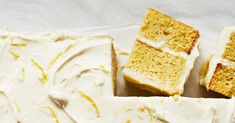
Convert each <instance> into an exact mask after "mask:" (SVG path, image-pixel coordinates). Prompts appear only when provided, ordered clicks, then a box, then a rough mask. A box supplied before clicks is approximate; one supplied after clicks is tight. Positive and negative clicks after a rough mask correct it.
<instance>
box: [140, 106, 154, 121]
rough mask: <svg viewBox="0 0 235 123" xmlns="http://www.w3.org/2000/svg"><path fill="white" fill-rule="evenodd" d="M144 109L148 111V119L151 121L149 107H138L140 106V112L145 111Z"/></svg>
mask: <svg viewBox="0 0 235 123" xmlns="http://www.w3.org/2000/svg"><path fill="white" fill-rule="evenodd" d="M145 110H146V111H147V113H148V117H149V121H150V122H152V121H153V116H152V114H151V111H150V109H149V108H148V107H140V108H139V111H141V112H145Z"/></svg>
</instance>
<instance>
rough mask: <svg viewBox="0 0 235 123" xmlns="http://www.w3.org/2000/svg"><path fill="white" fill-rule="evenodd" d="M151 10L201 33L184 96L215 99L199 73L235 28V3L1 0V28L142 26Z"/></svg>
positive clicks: (202, 0)
mask: <svg viewBox="0 0 235 123" xmlns="http://www.w3.org/2000/svg"><path fill="white" fill-rule="evenodd" d="M147 7H153V8H155V9H157V10H160V11H162V12H164V13H166V14H168V15H170V16H173V17H174V18H176V19H177V20H180V21H182V22H185V23H186V24H188V25H191V26H193V27H195V28H196V29H198V30H199V31H200V35H201V47H200V52H201V56H200V57H199V59H198V60H197V61H196V64H195V69H194V70H193V71H192V74H191V76H190V78H189V81H188V83H187V84H186V86H187V88H186V91H185V94H184V95H185V96H194V97H211V96H212V95H213V94H212V95H211V93H209V95H208V93H206V90H205V89H204V88H203V87H200V86H199V85H198V81H199V80H198V70H199V68H200V65H201V63H202V62H203V60H204V59H205V58H206V57H208V56H209V55H210V54H211V53H212V52H213V50H214V49H215V46H216V39H217V38H218V36H219V33H220V32H221V31H222V29H223V28H224V27H226V26H233V25H234V26H235V1H233V0H0V27H7V28H8V29H9V30H10V31H48V30H55V29H64V28H65V29H68V28H80V27H95V26H109V25H123V24H139V23H141V22H142V20H143V16H144V13H145V10H146V8H147ZM134 34H135V33H134ZM124 38H125V37H124Z"/></svg>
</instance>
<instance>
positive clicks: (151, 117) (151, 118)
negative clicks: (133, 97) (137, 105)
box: [146, 108, 153, 122]
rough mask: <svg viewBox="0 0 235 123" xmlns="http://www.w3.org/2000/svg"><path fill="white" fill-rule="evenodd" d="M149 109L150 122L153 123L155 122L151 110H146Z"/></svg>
mask: <svg viewBox="0 0 235 123" xmlns="http://www.w3.org/2000/svg"><path fill="white" fill-rule="evenodd" d="M146 109H147V112H148V116H149V121H150V122H152V121H153V116H152V114H151V112H150V109H149V108H146Z"/></svg>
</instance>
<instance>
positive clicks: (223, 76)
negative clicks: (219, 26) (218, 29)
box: [200, 27, 235, 97]
mask: <svg viewBox="0 0 235 123" xmlns="http://www.w3.org/2000/svg"><path fill="white" fill-rule="evenodd" d="M200 83H201V84H202V85H204V86H206V88H207V89H208V90H212V91H215V92H218V93H220V94H223V95H225V96H227V97H233V96H235V27H228V28H225V29H224V30H223V32H222V33H221V36H220V38H219V40H218V42H217V48H216V52H215V54H214V55H213V56H212V57H211V59H210V61H206V62H205V64H204V65H203V66H202V69H201V82H200Z"/></svg>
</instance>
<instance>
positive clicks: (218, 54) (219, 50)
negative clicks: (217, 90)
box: [201, 27, 235, 89]
mask: <svg viewBox="0 0 235 123" xmlns="http://www.w3.org/2000/svg"><path fill="white" fill-rule="evenodd" d="M234 31H235V27H227V28H225V29H224V30H223V31H222V32H221V35H220V37H219V39H218V41H217V45H216V51H215V54H214V55H213V57H212V58H211V60H210V62H209V67H208V72H207V74H206V76H205V80H204V81H203V83H201V84H202V85H204V86H205V87H206V88H207V89H209V85H210V81H211V78H212V76H213V74H214V72H215V69H216V66H217V64H218V63H221V64H223V65H227V66H235V63H233V62H231V61H229V60H227V59H223V58H222V55H223V53H224V50H225V48H226V44H227V43H228V41H229V38H230V35H231V33H232V32H234Z"/></svg>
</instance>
